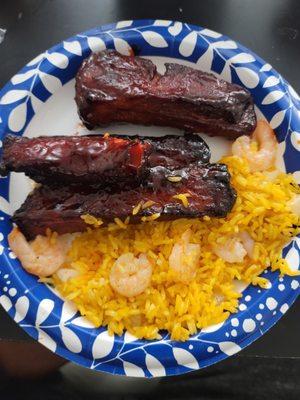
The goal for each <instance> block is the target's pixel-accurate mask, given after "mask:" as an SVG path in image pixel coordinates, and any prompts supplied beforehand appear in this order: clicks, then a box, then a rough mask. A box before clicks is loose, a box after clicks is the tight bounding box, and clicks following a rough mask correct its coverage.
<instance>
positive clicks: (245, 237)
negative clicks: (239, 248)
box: [239, 231, 255, 258]
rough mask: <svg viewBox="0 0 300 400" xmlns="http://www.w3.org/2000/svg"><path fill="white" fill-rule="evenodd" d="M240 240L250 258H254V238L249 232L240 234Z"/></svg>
mask: <svg viewBox="0 0 300 400" xmlns="http://www.w3.org/2000/svg"><path fill="white" fill-rule="evenodd" d="M239 238H240V239H241V242H242V244H243V246H244V249H245V250H246V252H247V254H248V256H249V257H250V258H253V252H254V244H255V242H254V240H253V239H252V237H251V236H250V235H249V233H248V232H246V231H243V232H240V233H239Z"/></svg>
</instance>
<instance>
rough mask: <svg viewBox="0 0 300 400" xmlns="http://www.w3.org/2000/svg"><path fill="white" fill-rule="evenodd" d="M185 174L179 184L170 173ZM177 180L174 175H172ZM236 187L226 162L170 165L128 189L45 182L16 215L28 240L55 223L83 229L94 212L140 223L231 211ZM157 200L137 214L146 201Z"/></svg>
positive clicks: (63, 230)
mask: <svg viewBox="0 0 300 400" xmlns="http://www.w3.org/2000/svg"><path fill="white" fill-rule="evenodd" d="M174 176H176V177H180V178H181V180H180V181H179V182H177V183H175V182H171V181H170V177H174ZM171 180H172V178H171ZM186 193H188V194H189V197H188V198H187V199H188V202H189V204H188V206H187V207H185V206H184V205H183V203H182V202H181V200H179V199H176V198H174V197H173V196H174V195H177V194H186ZM235 197H236V195H235V191H234V190H233V189H232V188H231V186H230V175H229V173H228V171H227V167H226V166H225V165H224V164H199V165H196V164H194V165H192V166H190V167H187V168H182V169H180V170H169V169H168V168H165V167H154V168H152V169H151V171H150V174H149V178H148V179H147V182H146V183H145V184H144V185H141V186H139V187H137V188H135V189H131V190H127V191H119V192H114V193H109V192H107V191H103V190H102V191H101V190H95V189H92V188H88V187H87V188H85V189H82V188H81V189H78V188H76V187H65V188H59V189H50V188H48V187H45V186H42V187H40V188H38V189H35V191H34V192H33V193H32V194H31V195H29V196H28V197H27V199H26V201H25V203H24V204H23V205H22V206H21V208H20V209H19V210H17V211H16V213H15V214H14V216H13V221H14V222H15V223H16V224H17V225H18V226H19V228H20V229H21V231H22V232H23V233H24V234H25V235H26V237H27V238H28V239H33V238H34V237H35V236H36V235H38V234H41V235H43V234H45V232H46V229H47V228H50V229H51V230H53V231H56V232H57V233H59V234H63V233H68V232H78V231H83V230H85V229H86V227H87V225H86V224H85V222H84V221H83V219H82V218H81V216H82V215H85V214H90V215H93V216H95V217H97V218H101V219H102V220H103V221H104V222H105V223H108V222H111V221H114V219H115V218H117V217H118V218H121V219H122V220H124V219H125V218H126V217H127V216H130V222H134V223H137V222H140V220H141V217H143V216H148V217H149V216H151V215H153V214H156V215H157V216H158V215H159V214H160V219H164V220H166V219H175V218H193V217H202V216H204V215H209V216H219V217H222V216H225V215H226V214H227V213H228V212H229V211H230V210H231V209H232V207H233V204H234V202H235ZM149 200H150V201H153V202H154V204H152V205H150V206H149V207H148V208H145V209H142V208H141V210H140V212H139V213H138V214H137V215H132V211H133V209H134V207H135V206H136V205H137V204H139V203H140V202H144V203H146V202H147V201H149Z"/></svg>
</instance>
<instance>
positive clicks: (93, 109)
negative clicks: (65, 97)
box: [75, 50, 256, 139]
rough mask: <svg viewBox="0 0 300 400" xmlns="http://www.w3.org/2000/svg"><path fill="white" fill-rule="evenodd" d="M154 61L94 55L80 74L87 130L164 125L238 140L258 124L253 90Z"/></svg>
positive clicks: (78, 82)
mask: <svg viewBox="0 0 300 400" xmlns="http://www.w3.org/2000/svg"><path fill="white" fill-rule="evenodd" d="M165 67H166V72H165V73H164V75H160V74H159V73H158V72H157V71H156V67H155V65H154V64H153V63H152V62H151V61H150V60H146V59H143V58H140V57H134V56H133V55H132V56H124V55H121V54H119V53H117V52H116V51H114V50H107V51H104V52H100V53H93V54H91V55H90V57H88V58H87V59H86V60H85V61H84V62H83V64H82V66H81V68H80V69H79V71H78V73H77V76H76V97H75V100H76V103H77V107H78V113H79V116H80V118H81V119H82V121H83V122H84V124H85V125H86V126H87V127H88V128H90V129H91V128H93V127H95V126H98V125H100V126H101V125H107V124H110V123H111V122H129V123H133V124H144V125H162V126H171V127H175V128H179V129H184V130H188V131H192V132H204V133H208V134H211V135H219V136H225V137H226V138H229V139H235V138H237V137H238V136H240V135H247V134H248V135H249V134H251V132H253V130H254V129H255V126H256V116H255V112H254V106H253V101H252V98H251V95H250V93H249V92H248V91H247V90H246V89H244V88H242V87H241V86H239V85H236V84H232V83H228V82H226V81H224V80H222V79H218V78H216V77H215V76H214V75H212V74H209V73H206V72H203V71H198V70H196V69H193V68H190V67H186V66H183V65H179V64H173V63H167V64H165Z"/></svg>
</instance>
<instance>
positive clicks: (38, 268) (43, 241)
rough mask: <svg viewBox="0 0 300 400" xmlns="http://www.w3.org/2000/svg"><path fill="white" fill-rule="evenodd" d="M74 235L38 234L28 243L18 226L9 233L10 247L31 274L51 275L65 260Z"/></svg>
mask: <svg viewBox="0 0 300 400" xmlns="http://www.w3.org/2000/svg"><path fill="white" fill-rule="evenodd" d="M72 240H73V237H72V236H71V235H68V234H66V235H61V236H58V235H54V236H52V235H51V237H50V235H48V236H40V235H39V236H37V237H36V238H35V240H34V241H33V242H31V243H28V242H27V240H26V238H25V236H24V235H23V234H22V232H20V230H19V229H18V228H14V229H13V230H12V231H11V233H10V234H9V235H8V241H9V245H10V247H11V248H12V249H13V251H14V253H15V255H16V256H17V257H18V258H19V260H20V261H21V263H22V266H23V268H24V269H25V270H26V271H27V272H29V273H30V274H33V275H37V276H44V277H46V276H49V275H52V274H54V273H55V272H56V271H57V270H58V269H59V268H60V267H61V266H62V265H63V263H64V262H65V260H66V254H67V252H68V250H69V248H70V245H71V243H72Z"/></svg>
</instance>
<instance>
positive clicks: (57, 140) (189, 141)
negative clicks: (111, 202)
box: [0, 135, 210, 187]
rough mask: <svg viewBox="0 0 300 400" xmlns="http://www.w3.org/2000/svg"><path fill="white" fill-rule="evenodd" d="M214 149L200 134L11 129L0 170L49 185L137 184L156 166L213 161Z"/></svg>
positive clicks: (178, 165)
mask: <svg viewBox="0 0 300 400" xmlns="http://www.w3.org/2000/svg"><path fill="white" fill-rule="evenodd" d="M209 158H210V151H209V148H208V146H207V145H206V143H205V142H204V141H203V140H202V139H201V138H200V137H199V136H197V135H186V136H180V137H177V136H165V137H161V138H144V139H143V138H137V137H124V136H123V137H115V136H98V135H97V136H95V135H94V136H92V135H89V136H47V137H37V138H33V139H29V138H26V137H19V136H14V135H7V136H6V138H5V139H4V143H3V155H2V163H1V164H0V173H1V174H2V175H6V174H7V173H8V172H9V171H15V172H25V174H26V175H28V176H29V177H30V178H32V179H33V180H35V181H36V182H40V183H44V184H47V185H48V186H52V187H53V186H59V185H65V184H69V185H70V184H81V185H85V184H89V185H98V186H103V185H107V184H109V185H110V186H116V185H117V186H119V187H120V186H122V187H124V186H126V185H130V186H134V185H137V184H138V183H139V182H140V181H141V180H142V178H145V177H146V176H147V175H148V174H149V170H150V168H151V167H153V166H157V165H160V166H164V167H167V168H171V169H176V168H182V167H184V166H186V165H189V164H190V163H193V162H203V163H207V162H209Z"/></svg>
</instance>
